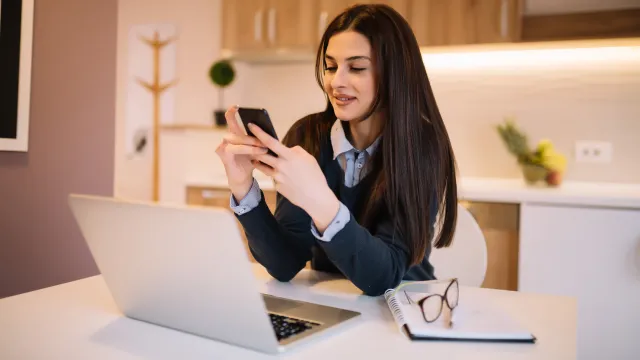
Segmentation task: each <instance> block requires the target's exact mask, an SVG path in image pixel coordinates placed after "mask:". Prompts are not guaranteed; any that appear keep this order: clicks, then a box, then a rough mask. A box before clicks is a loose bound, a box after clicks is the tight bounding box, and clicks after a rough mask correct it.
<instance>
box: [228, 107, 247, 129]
mask: <svg viewBox="0 0 640 360" xmlns="http://www.w3.org/2000/svg"><path fill="white" fill-rule="evenodd" d="M237 112H238V107H237V106H236V105H233V106H231V107H230V108H229V109H228V110H227V111H226V112H225V113H224V118H225V120H227V125H229V131H231V133H233V134H236V135H243V133H242V130H241V129H240V126H238V120H236V113H237Z"/></svg>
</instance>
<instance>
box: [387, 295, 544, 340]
mask: <svg viewBox="0 0 640 360" xmlns="http://www.w3.org/2000/svg"><path fill="white" fill-rule="evenodd" d="M406 285H409V286H406ZM416 285H417V286H416ZM401 286H402V288H400V287H398V288H395V289H389V290H387V291H386V292H385V294H384V297H385V299H386V301H387V304H388V306H389V309H390V310H391V313H392V314H393V317H394V319H395V321H396V324H397V325H398V327H399V328H400V330H401V331H403V332H404V333H406V335H407V336H408V337H409V338H410V339H411V340H452V341H489V342H522V343H535V342H536V337H535V336H534V335H533V334H532V333H531V332H529V331H528V330H527V329H526V328H524V327H523V326H522V325H521V324H519V323H517V322H516V321H514V320H513V319H512V318H510V317H509V316H508V315H507V314H506V313H505V312H504V311H501V309H500V308H498V307H497V306H495V305H494V304H492V303H491V302H489V301H488V300H487V299H486V298H480V297H475V298H467V299H465V298H464V297H463V296H464V294H461V297H460V299H459V300H458V306H457V307H456V308H455V309H454V310H453V312H449V309H448V308H447V307H446V305H444V306H443V310H442V314H441V316H440V318H438V320H436V321H435V322H432V323H427V322H426V321H425V320H424V317H423V315H422V312H421V310H420V307H419V306H418V305H416V303H417V300H418V299H420V298H422V297H425V296H426V295H428V294H429V293H430V292H431V290H432V289H428V291H427V290H426V286H425V285H423V284H422V283H421V282H416V283H412V284H403V285H401Z"/></svg>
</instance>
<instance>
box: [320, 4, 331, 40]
mask: <svg viewBox="0 0 640 360" xmlns="http://www.w3.org/2000/svg"><path fill="white" fill-rule="evenodd" d="M328 17H329V14H328V13H327V12H326V11H323V12H321V13H320V20H319V21H318V38H320V39H322V35H323V34H324V30H325V29H326V28H327V18H328Z"/></svg>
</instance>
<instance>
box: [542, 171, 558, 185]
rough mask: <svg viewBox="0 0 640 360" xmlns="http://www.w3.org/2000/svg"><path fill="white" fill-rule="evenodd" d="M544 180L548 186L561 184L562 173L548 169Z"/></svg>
mask: <svg viewBox="0 0 640 360" xmlns="http://www.w3.org/2000/svg"><path fill="white" fill-rule="evenodd" d="M545 181H546V182H547V185H549V186H560V184H562V173H561V172H559V171H550V172H549V174H548V175H547V176H546V178H545Z"/></svg>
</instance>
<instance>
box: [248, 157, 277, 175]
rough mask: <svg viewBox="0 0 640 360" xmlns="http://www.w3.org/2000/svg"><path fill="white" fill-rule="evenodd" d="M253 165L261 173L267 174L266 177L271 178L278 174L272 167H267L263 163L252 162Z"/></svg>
mask: <svg viewBox="0 0 640 360" xmlns="http://www.w3.org/2000/svg"><path fill="white" fill-rule="evenodd" d="M251 163H252V164H253V166H254V167H255V168H256V170H258V171H260V172H261V173H263V174H265V175H267V176H269V177H273V175H274V174H275V172H276V171H275V170H274V169H273V168H272V167H270V166H267V165H265V164H263V163H261V162H260V161H258V160H251Z"/></svg>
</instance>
